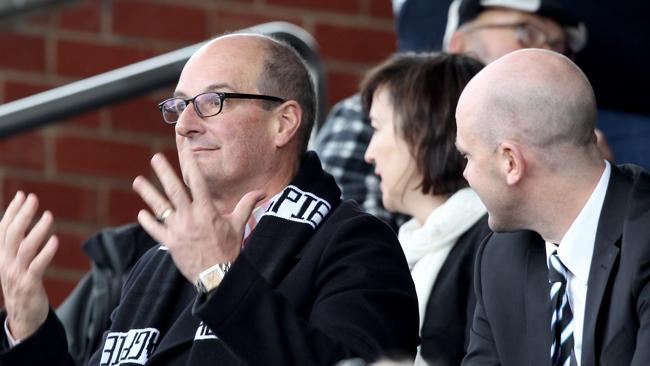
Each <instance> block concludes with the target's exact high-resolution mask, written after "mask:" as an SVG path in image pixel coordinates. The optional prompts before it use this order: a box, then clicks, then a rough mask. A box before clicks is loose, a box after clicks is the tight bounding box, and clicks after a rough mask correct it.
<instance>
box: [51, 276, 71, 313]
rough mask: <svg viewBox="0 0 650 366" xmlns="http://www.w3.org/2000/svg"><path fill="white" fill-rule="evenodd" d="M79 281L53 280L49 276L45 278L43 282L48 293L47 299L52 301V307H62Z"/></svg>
mask: <svg viewBox="0 0 650 366" xmlns="http://www.w3.org/2000/svg"><path fill="white" fill-rule="evenodd" d="M78 281H79V279H77V280H76V281H75V280H63V279H59V278H52V277H49V276H46V277H45V280H44V281H43V282H44V284H45V291H46V292H47V297H48V298H49V300H50V305H51V306H52V307H54V308H56V307H58V306H59V305H61V303H62V302H63V300H65V298H66V297H68V295H69V294H70V293H71V292H72V290H73V289H74V287H75V286H76V285H77V282H78Z"/></svg>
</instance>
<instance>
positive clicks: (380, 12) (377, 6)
mask: <svg viewBox="0 0 650 366" xmlns="http://www.w3.org/2000/svg"><path fill="white" fill-rule="evenodd" d="M369 2H370V15H373V16H377V17H381V18H393V16H394V14H393V5H392V1H389V0H381V1H379V0H371V1H369Z"/></svg>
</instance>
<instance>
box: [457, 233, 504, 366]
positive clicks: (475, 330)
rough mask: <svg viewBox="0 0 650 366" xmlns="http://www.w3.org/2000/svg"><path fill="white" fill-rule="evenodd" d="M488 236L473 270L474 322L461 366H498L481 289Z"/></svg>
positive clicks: (479, 251) (477, 255) (477, 256)
mask: <svg viewBox="0 0 650 366" xmlns="http://www.w3.org/2000/svg"><path fill="white" fill-rule="evenodd" d="M491 237H492V235H491V234H490V235H489V236H488V237H487V238H485V240H484V241H483V243H482V244H481V246H480V248H479V250H478V253H477V254H476V261H475V268H474V289H475V295H476V308H475V310H474V320H473V322H472V327H471V329H470V334H469V347H468V349H467V355H466V356H465V358H464V359H463V363H462V366H491V365H494V366H496V365H500V362H499V357H498V354H497V350H496V346H495V344H494V339H493V337H492V329H491V327H490V320H489V319H488V318H487V315H486V314H485V310H484V298H483V288H482V272H481V271H482V267H483V265H482V264H483V263H482V262H483V252H484V251H485V247H486V246H487V245H488V243H489V240H490V238H491Z"/></svg>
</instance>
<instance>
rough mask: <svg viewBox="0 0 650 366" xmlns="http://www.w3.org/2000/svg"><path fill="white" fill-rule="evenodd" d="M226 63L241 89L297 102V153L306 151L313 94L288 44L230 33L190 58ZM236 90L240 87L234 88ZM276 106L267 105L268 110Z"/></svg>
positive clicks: (306, 72)
mask: <svg viewBox="0 0 650 366" xmlns="http://www.w3.org/2000/svg"><path fill="white" fill-rule="evenodd" d="M210 57H212V58H213V59H214V60H215V62H219V63H224V60H225V61H226V62H225V63H227V64H230V65H231V66H232V69H233V70H232V72H238V73H239V74H240V75H239V78H238V79H239V80H242V82H245V83H246V84H247V85H244V87H240V86H233V87H236V90H239V91H241V90H252V89H251V87H253V88H255V89H257V92H259V93H261V94H266V95H272V96H276V97H280V98H282V99H285V100H295V101H296V102H298V104H299V105H300V108H301V112H302V118H301V122H300V130H299V133H298V136H297V137H298V144H297V145H298V150H299V154H302V153H304V152H305V151H306V150H307V143H308V142H309V137H310V135H311V131H312V128H313V126H314V122H315V120H316V114H317V109H316V91H315V87H314V83H313V80H312V78H311V76H310V74H309V69H308V68H307V65H306V63H305V62H304V61H303V59H302V58H301V57H300V55H299V54H298V52H296V50H295V49H294V48H293V47H291V46H290V45H288V44H286V43H284V42H282V41H279V40H277V39H274V38H272V37H268V36H265V35H262V34H254V33H233V34H228V35H225V36H221V37H218V38H215V39H213V40H212V41H210V42H208V43H207V44H205V45H204V46H203V47H201V49H199V50H198V51H197V52H195V53H194V55H193V56H192V58H191V59H190V60H189V61H188V63H187V65H186V67H188V66H190V64H191V62H192V60H193V59H195V58H196V59H199V58H210ZM237 87H240V88H237ZM275 105H276V104H273V103H268V105H267V106H268V108H272V107H274V106H275Z"/></svg>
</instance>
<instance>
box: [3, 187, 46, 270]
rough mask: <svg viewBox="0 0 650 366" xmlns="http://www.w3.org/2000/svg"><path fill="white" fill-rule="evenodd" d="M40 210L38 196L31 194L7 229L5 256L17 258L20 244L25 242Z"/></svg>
mask: <svg viewBox="0 0 650 366" xmlns="http://www.w3.org/2000/svg"><path fill="white" fill-rule="evenodd" d="M37 209H38V199H37V198H36V195H34V194H32V193H30V194H29V195H28V196H27V198H26V199H25V202H23V205H22V206H21V207H20V208H19V209H18V212H16V215H15V216H14V218H13V220H12V221H11V222H10V225H8V227H7V232H6V234H5V240H4V246H5V248H4V253H3V254H4V255H9V256H11V257H15V256H16V253H17V252H18V247H19V246H20V242H21V241H22V240H23V237H24V235H25V231H26V230H27V227H28V226H29V224H31V222H32V219H33V218H34V215H35V214H36V210H37Z"/></svg>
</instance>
